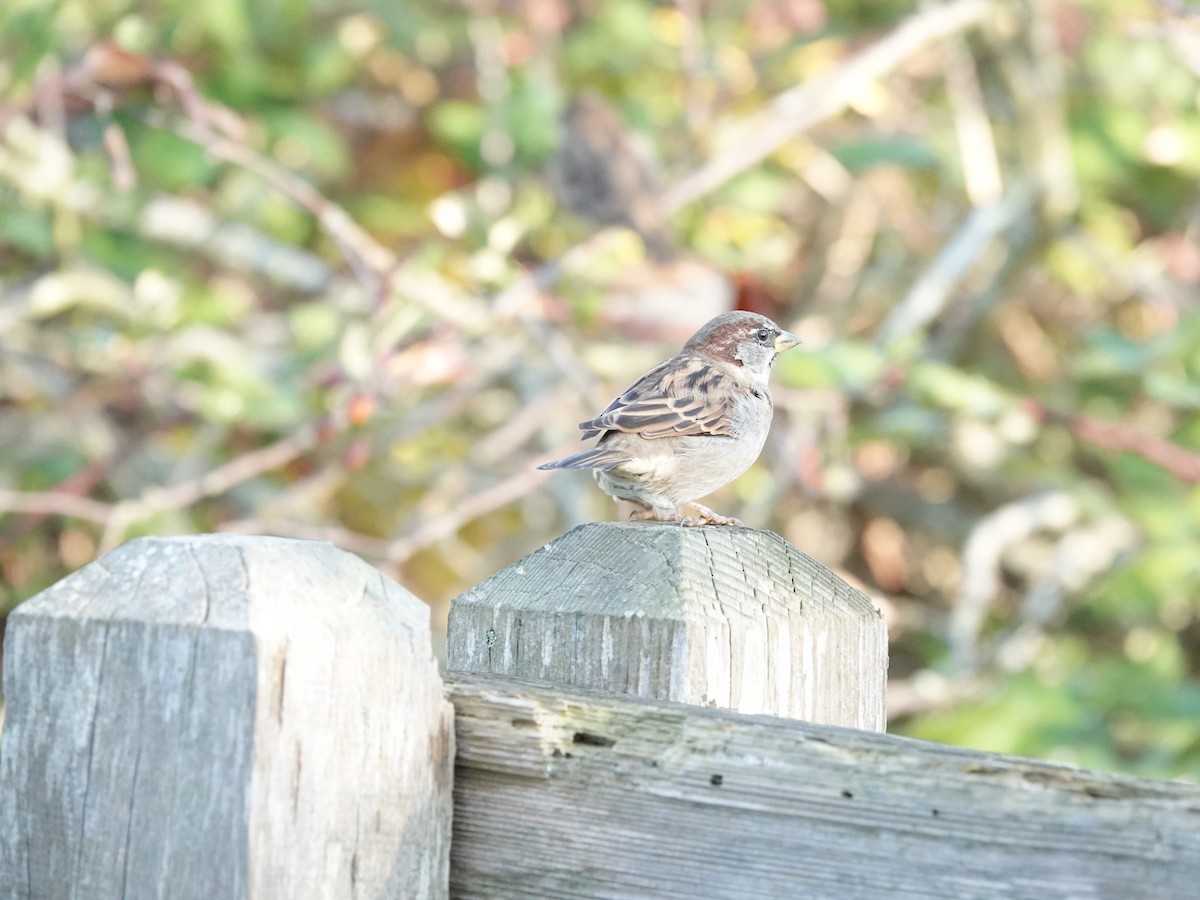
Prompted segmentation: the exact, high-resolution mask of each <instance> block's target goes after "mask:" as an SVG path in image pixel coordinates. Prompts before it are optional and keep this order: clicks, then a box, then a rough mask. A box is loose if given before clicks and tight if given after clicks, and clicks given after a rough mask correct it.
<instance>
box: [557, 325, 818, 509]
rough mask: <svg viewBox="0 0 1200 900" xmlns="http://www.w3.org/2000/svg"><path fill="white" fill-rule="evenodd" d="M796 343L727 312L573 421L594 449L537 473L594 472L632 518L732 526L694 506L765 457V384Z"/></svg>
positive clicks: (776, 328) (768, 420)
mask: <svg viewBox="0 0 1200 900" xmlns="http://www.w3.org/2000/svg"><path fill="white" fill-rule="evenodd" d="M797 343H799V341H797V339H796V338H795V337H794V336H793V335H791V334H789V333H788V332H786V331H784V330H782V329H781V328H780V327H779V326H778V325H776V324H775V323H774V322H772V321H771V320H770V319H768V318H766V317H765V316H760V315H758V314H757V313H748V312H730V313H723V314H722V315H719V316H717V317H716V318H715V319H712V320H711V321H710V322H709V323H708V324H706V325H705V326H704V327H703V328H701V329H700V330H699V331H697V332H696V333H695V334H694V335H693V336H692V337H691V339H690V340H689V341H688V342H687V343H686V344H685V345H684V347H683V350H681V351H680V352H679V353H678V354H677V355H676V356H673V357H671V358H670V359H668V360H667V361H666V362H664V363H662V364H660V365H658V366H655V367H654V368H653V369H651V370H650V371H649V372H647V373H646V374H645V375H643V376H642V377H641V378H639V379H638V380H637V382H636V383H635V384H634V385H633V386H632V387H631V388H629V390H627V391H625V392H624V393H623V394H621V396H619V397H617V398H616V399H615V400H613V402H612V403H610V404H609V405H608V407H607V408H606V409H605V410H604V412H602V413H600V414H599V415H598V416H596V417H595V418H592V419H589V420H588V421H586V422H581V423H580V424H579V427H580V429H581V430H582V431H583V439H584V440H587V439H590V438H593V437H597V436H599V440H598V441H597V443H596V446H595V447H593V448H591V449H590V450H584V451H582V452H581V453H576V454H574V455H573V456H568V457H567V458H566V459H560V460H555V461H554V462H548V463H545V464H543V465H541V466H539V467H538V468H541V469H593V470H594V472H595V476H596V481H597V483H598V484H599V485H600V489H601V490H603V491H604V492H605V493H607V494H609V495H610V496H611V497H613V498H614V499H616V500H628V501H630V502H632V503H634V504H636V505H637V506H638V507H640V509H639V510H638V511H637V512H635V513H634V517H635V518H644V519H668V520H677V519H680V515H679V506H680V505H681V504H687V505H689V506H692V507H694V508H695V509H696V510H697V511H698V512H699V513H700V515H699V516H690V517H687V518H683V520H682V521H683V523H684V524H685V525H704V524H713V525H729V524H738V523H737V520H736V519H730V518H728V517H726V516H719V515H717V514H716V513H714V512H713V511H712V510H710V509H707V508H706V507H703V506H700V505H699V504H697V503H696V502H695V501H696V500H697V499H699V498H700V497H703V496H705V495H707V494H710V493H712V492H713V491H715V490H716V489H717V488H719V487H722V486H724V485H726V484H728V483H729V482H730V481H732V480H733V479H735V478H737V477H738V476H739V475H741V474H742V473H743V472H745V471H746V469H748V468H750V466H751V464H752V463H753V462H754V460H755V459H757V458H758V454H759V452H760V451H761V450H762V446H763V443H764V442H765V441H766V438H767V431H768V429H769V428H770V425H771V416H772V413H773V406H772V403H771V393H770V390H769V389H768V387H767V380H768V378H769V377H770V373H771V367H772V365H774V363H775V357H776V356H777V355H778V354H779V353H781V352H783V351H784V350H787V349H788V348H789V347H794V346H795V345H796V344H797Z"/></svg>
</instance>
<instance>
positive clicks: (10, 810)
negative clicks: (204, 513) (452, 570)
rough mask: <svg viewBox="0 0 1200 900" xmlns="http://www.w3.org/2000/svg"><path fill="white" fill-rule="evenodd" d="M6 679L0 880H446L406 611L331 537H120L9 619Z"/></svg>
mask: <svg viewBox="0 0 1200 900" xmlns="http://www.w3.org/2000/svg"><path fill="white" fill-rule="evenodd" d="M4 687H5V692H6V699H7V715H6V719H5V723H4V734H3V744H2V747H0V884H3V885H5V886H6V887H5V889H4V890H5V896H8V897H16V898H23V900H32V898H39V900H40V898H59V897H61V898H67V897H87V898H106V897H125V896H130V897H170V898H182V900H188V898H196V900H212V898H217V897H219V898H243V897H250V896H253V897H302V896H303V897H324V898H332V900H341V898H346V900H349V898H351V897H355V898H358V897H382V896H392V897H400V896H403V897H440V896H445V894H446V891H447V885H448V867H449V846H450V819H451V788H452V783H451V781H452V764H453V757H454V742H453V729H452V724H453V711H452V709H451V707H450V706H449V704H448V703H446V702H445V700H444V699H443V695H442V683H441V679H440V678H439V676H438V673H437V667H436V664H435V662H434V659H433V655H432V650H431V646H430V640H429V625H428V612H427V609H426V607H425V606H424V604H422V603H421V602H420V601H418V600H417V599H416V598H414V597H413V596H412V595H410V594H408V593H407V592H406V591H404V590H403V589H402V588H400V587H398V586H397V585H395V584H394V583H392V582H390V581H388V580H386V579H385V578H383V577H382V576H381V575H380V574H379V573H378V572H376V571H375V570H374V569H372V568H370V567H369V566H367V565H366V564H364V563H363V562H361V561H360V560H358V559H357V558H355V557H353V556H350V555H349V554H346V553H343V552H341V551H339V550H336V549H335V548H334V547H332V546H331V545H329V544H324V543H319V542H313V541H295V540H282V539H278V538H263V537H241V536H234V535H209V536H203V537H185V538H154V539H151V538H143V539H139V540H136V541H131V542H130V543H128V544H125V545H124V546H122V547H120V548H118V549H117V550H115V551H114V552H112V553H110V554H109V555H107V556H105V557H104V558H102V559H100V560H98V561H96V562H94V563H92V564H91V565H89V566H87V567H85V568H83V569H81V570H80V571H78V572H76V573H75V574H73V575H71V576H70V577H68V578H66V579H64V580H63V581H61V582H59V583H58V584H56V585H54V586H53V587H51V588H50V589H48V590H47V591H45V592H43V593H42V594H40V595H39V596H37V597H35V598H34V599H32V600H30V601H29V602H27V603H25V604H23V605H22V606H21V607H19V608H18V609H17V610H16V611H15V612H14V613H13V614H12V616H11V617H10V618H9V624H8V634H7V639H6V642H5V655H4Z"/></svg>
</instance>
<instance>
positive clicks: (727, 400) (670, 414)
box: [579, 356, 740, 440]
mask: <svg viewBox="0 0 1200 900" xmlns="http://www.w3.org/2000/svg"><path fill="white" fill-rule="evenodd" d="M739 389H740V386H739V385H737V384H735V383H733V379H732V378H731V377H730V375H729V374H728V373H726V372H723V371H721V369H720V368H719V367H717V366H714V365H713V364H712V363H710V362H708V361H706V360H704V359H701V358H699V357H695V356H676V357H672V358H671V359H669V360H667V361H666V362H664V363H663V364H662V365H660V366H658V367H657V368H654V369H651V370H650V371H649V372H647V373H646V374H645V375H643V376H642V377H641V379H639V380H638V382H637V383H636V384H635V385H634V386H633V387H631V388H630V389H629V390H627V391H626V392H625V393H623V394H622V395H621V396H620V397H618V398H617V399H616V400H614V401H613V402H612V403H610V404H609V405H608V408H607V409H606V410H604V412H602V413H600V415H598V416H596V417H595V418H594V419H589V420H588V421H586V422H580V423H579V427H580V429H582V430H583V440H587V439H589V438H592V437H595V436H596V435H598V434H601V433H602V432H605V431H623V432H626V433H629V434H640V435H641V436H642V437H644V438H649V439H654V438H665V437H673V436H678V435H694V434H711V435H722V436H728V435H731V434H733V416H732V406H733V400H734V396H735V394H736V393H737V392H738V391H739Z"/></svg>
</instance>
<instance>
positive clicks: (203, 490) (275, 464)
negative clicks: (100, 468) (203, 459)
mask: <svg viewBox="0 0 1200 900" xmlns="http://www.w3.org/2000/svg"><path fill="white" fill-rule="evenodd" d="M320 433H321V432H320V429H319V428H318V427H317V426H314V425H308V426H304V427H301V428H300V429H299V430H298V431H295V432H293V433H292V434H290V435H288V436H287V437H285V438H281V439H280V440H278V441H276V442H275V443H273V444H268V445H267V446H265V447H260V448H259V449H257V450H253V451H251V452H249V453H245V454H242V455H241V456H239V457H236V458H235V459H232V460H230V461H229V462H227V463H226V464H225V465H223V466H219V467H217V468H216V469H213V470H212V471H211V472H205V473H204V474H203V475H201V476H199V477H198V478H191V479H188V480H187V481H182V482H179V483H178V484H174V485H172V486H170V487H159V486H154V487H150V488H147V489H146V490H145V491H143V492H142V494H141V496H139V497H136V498H134V499H132V500H122V501H121V502H119V503H117V504H115V505H113V506H112V507H111V508H110V509H109V512H108V515H107V517H106V519H104V520H103V521H104V533H103V535H102V536H101V539H100V545H99V551H100V552H101V553H106V552H107V551H109V550H111V549H112V548H113V547H115V546H116V545H117V544H119V543H120V542H121V540H122V539H123V538H124V537H125V532H126V531H127V530H128V529H129V527H130V526H131V525H133V524H135V523H137V522H140V521H141V520H143V519H145V518H148V517H149V516H153V515H157V514H159V513H163V512H167V511H170V510H176V509H184V508H186V507H188V506H191V505H192V504H194V503H196V502H197V501H199V500H202V499H204V498H205V497H215V496H217V495H219V494H223V493H225V492H226V491H228V490H229V489H230V488H233V487H235V486H237V485H239V484H241V483H243V482H245V481H249V480H250V479H251V478H255V477H257V476H258V475H261V474H263V473H264V472H269V471H271V470H272V469H277V468H279V467H280V466H284V465H287V464H288V463H290V462H292V461H293V460H295V459H297V458H298V457H300V456H301V455H303V454H304V453H306V452H307V451H308V450H310V449H311V448H312V447H314V446H315V445H316V444H317V442H318V440H319V439H320Z"/></svg>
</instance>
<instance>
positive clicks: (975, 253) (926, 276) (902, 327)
mask: <svg viewBox="0 0 1200 900" xmlns="http://www.w3.org/2000/svg"><path fill="white" fill-rule="evenodd" d="M1037 197H1038V193H1037V191H1036V190H1034V189H1033V187H1031V186H1030V185H1028V184H1026V185H1019V186H1017V187H1015V188H1013V189H1012V190H1011V191H1009V193H1008V194H1007V196H1005V197H1003V198H1002V199H1001V200H1000V201H999V202H997V203H993V204H991V205H989V206H983V207H980V208H978V209H976V210H975V211H974V212H972V213H971V215H970V217H968V219H967V221H966V223H965V224H964V225H963V227H962V228H961V229H959V231H958V234H956V235H955V236H954V238H953V239H952V240H951V241H950V242H949V243H947V244H946V246H945V247H943V248H942V252H941V253H939V254H938V255H937V257H936V258H935V259H934V261H933V263H932V264H931V265H930V267H929V268H928V269H926V270H925V272H924V273H923V274H922V275H921V277H920V278H918V279H917V282H916V284H914V285H913V286H912V288H910V289H909V292H908V294H907V295H906V296H905V297H904V299H903V300H902V301H901V302H900V303H899V304H898V305H897V306H896V307H895V308H894V309H893V310H892V311H891V313H890V314H889V315H888V317H887V319H885V320H884V322H883V324H882V325H881V326H880V328H879V333H878V335H877V337H876V339H875V343H876V345H877V346H880V347H888V346H894V345H896V344H897V343H898V342H900V341H902V340H903V339H905V338H907V337H909V336H910V335H912V334H914V333H915V332H917V331H920V330H921V329H922V328H924V327H926V326H927V325H928V324H929V323H930V322H932V321H933V320H934V319H935V318H936V317H937V316H938V314H939V313H941V312H942V310H943V309H944V308H945V307H946V304H947V303H948V302H949V301H950V295H951V293H952V292H953V290H954V289H955V287H957V286H958V284H959V282H960V281H961V280H962V279H963V277H964V276H965V275H966V274H967V272H968V271H969V270H970V268H971V266H973V265H974V264H975V263H976V262H977V261H978V259H979V256H980V254H981V253H982V252H983V249H984V247H985V246H986V245H987V244H988V243H989V242H990V241H991V240H992V239H993V238H995V237H996V236H997V235H998V234H1000V233H1002V232H1003V231H1005V230H1007V229H1008V228H1009V227H1011V226H1012V225H1013V223H1014V222H1016V221H1017V220H1018V219H1020V218H1021V217H1022V216H1028V215H1032V214H1033V208H1034V204H1035V203H1036V201H1037Z"/></svg>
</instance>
